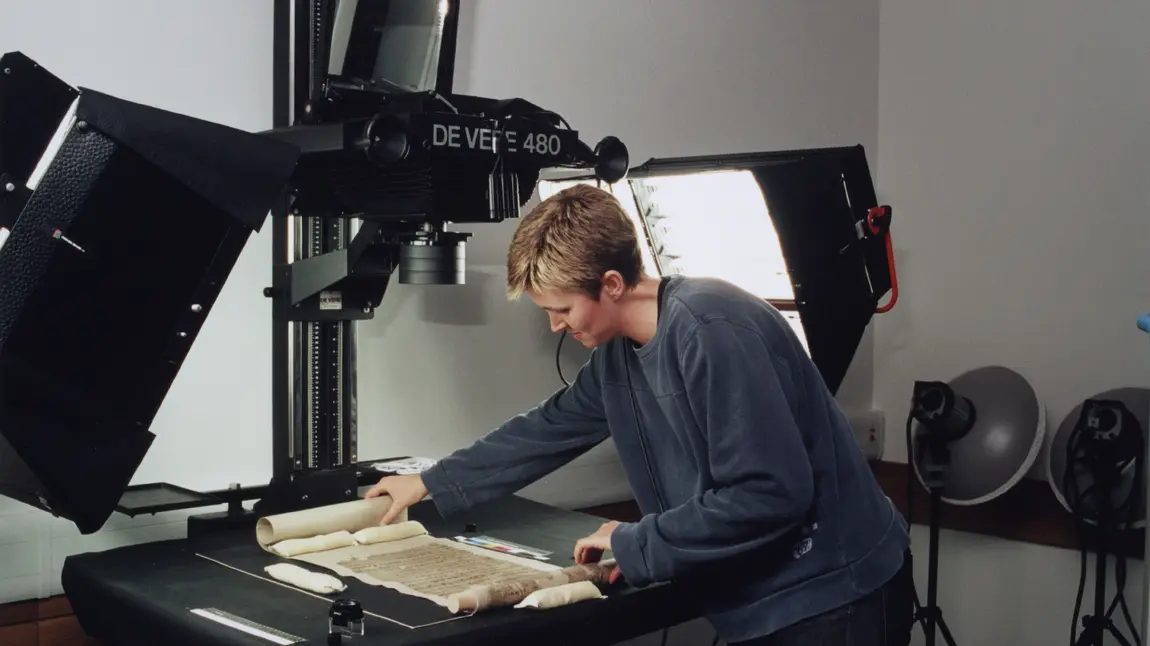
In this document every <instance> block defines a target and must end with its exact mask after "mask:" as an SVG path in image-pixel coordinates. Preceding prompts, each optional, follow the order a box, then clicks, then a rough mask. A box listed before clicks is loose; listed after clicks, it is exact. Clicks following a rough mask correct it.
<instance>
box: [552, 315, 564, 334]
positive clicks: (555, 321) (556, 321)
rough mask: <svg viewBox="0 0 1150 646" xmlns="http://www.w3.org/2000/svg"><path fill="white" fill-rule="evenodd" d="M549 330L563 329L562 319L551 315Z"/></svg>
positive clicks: (557, 330) (558, 330) (559, 330)
mask: <svg viewBox="0 0 1150 646" xmlns="http://www.w3.org/2000/svg"><path fill="white" fill-rule="evenodd" d="M550 318H551V331H552V332H561V331H562V330H563V320H562V319H560V318H559V317H558V316H551V317H550Z"/></svg>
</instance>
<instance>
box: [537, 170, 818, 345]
mask: <svg viewBox="0 0 1150 646" xmlns="http://www.w3.org/2000/svg"><path fill="white" fill-rule="evenodd" d="M577 183H585V184H590V185H593V186H594V185H596V182H595V181H594V180H578V181H574V180H568V181H541V182H539V195H540V199H546V198H548V197H551V196H552V195H554V194H556V193H558V192H559V191H561V190H563V189H565V188H568V187H570V186H573V185H575V184H577ZM608 188H610V189H611V190H612V191H613V192H614V194H615V196H616V197H617V198H619V201H620V202H621V203H622V204H623V207H624V209H625V210H626V211H627V214H628V215H630V216H631V219H632V221H633V222H634V223H635V227H636V229H637V230H638V231H639V236H640V239H641V240H643V241H644V242H645V244H644V245H643V263H644V267H645V270H646V272H647V274H648V275H650V276H662V275H665V274H681V275H684V276H710V277H714V278H720V279H723V280H726V281H728V282H731V283H734V284H735V285H738V286H739V287H742V288H743V289H745V290H747V291H749V292H751V293H752V294H755V295H757V296H759V297H760V298H763V299H768V300H771V301H774V302H776V303H777V304H780V305H782V304H785V303H793V302H794V298H795V294H794V288H793V287H792V285H791V279H790V274H789V272H788V270H787V263H786V259H785V258H784V257H783V251H782V247H781V246H780V245H779V237H778V234H776V233H775V227H774V224H773V223H772V221H771V218H770V214H769V213H768V212H767V205H766V202H765V200H764V199H763V194H762V191H761V190H760V189H759V184H758V182H757V181H755V178H754V175H752V174H751V173H750V172H749V171H741V170H740V171H709V172H699V173H688V174H682V175H664V176H659V177H651V178H641V179H635V178H632V179H628V180H626V181H623V182H619V183H618V184H615V185H614V186H613V187H608ZM781 309H784V311H783V316H784V317H785V318H786V320H787V322H788V323H790V325H791V328H792V329H793V330H794V331H795V334H796V335H798V337H799V341H800V342H801V343H802V345H803V348H804V349H805V350H806V351H807V353H808V354H809V353H810V349H809V347H808V346H807V339H806V334H805V333H804V331H803V325H802V320H801V319H800V318H799V313H798V312H797V311H790V310H788V309H787V308H785V307H781Z"/></svg>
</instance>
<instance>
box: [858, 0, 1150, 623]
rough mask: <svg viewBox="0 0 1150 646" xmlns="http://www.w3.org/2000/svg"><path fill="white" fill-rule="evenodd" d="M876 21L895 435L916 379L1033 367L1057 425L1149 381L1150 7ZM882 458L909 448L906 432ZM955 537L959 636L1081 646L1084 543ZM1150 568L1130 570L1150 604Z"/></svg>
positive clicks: (889, 385)
mask: <svg viewBox="0 0 1150 646" xmlns="http://www.w3.org/2000/svg"><path fill="white" fill-rule="evenodd" d="M880 15H881V30H880V35H881V41H880V42H881V45H880V65H879V69H880V77H879V94H878V96H879V113H878V115H879V116H878V119H879V149H878V170H877V174H878V179H879V193H880V199H882V200H883V201H885V202H888V203H890V204H892V205H893V207H894V213H895V220H894V227H893V239H894V244H895V247H896V253H897V258H898V268H899V275H900V284H901V287H902V297H901V300H900V302H899V305H898V306H897V307H896V308H895V309H894V311H892V312H891V313H890V314H888V315H886V316H884V317H881V318H880V320H879V322H878V323H877V324H876V329H875V338H876V346H875V382H874V389H875V401H876V404H877V406H878V407H879V408H881V409H882V410H884V411H885V412H886V414H887V420H888V429H892V430H893V429H896V428H897V427H898V426H899V422H898V420H902V419H905V416H906V414H907V408H908V403H909V398H910V389H911V384H912V382H913V380H915V379H924V378H925V379H949V378H951V377H953V376H955V375H957V374H958V373H960V372H962V371H965V370H967V369H971V368H974V367H978V366H980V365H985V364H990V363H1000V364H1004V365H1007V366H1011V367H1014V368H1016V369H1018V370H1021V371H1023V372H1024V373H1026V374H1027V375H1029V377H1030V378H1031V379H1032V381H1033V383H1034V385H1035V387H1036V388H1037V390H1038V391H1039V393H1040V395H1041V396H1042V397H1043V398H1044V400H1045V403H1046V409H1047V413H1048V426H1049V431H1050V432H1051V433H1052V432H1053V431H1054V430H1055V429H1057V427H1058V424H1059V423H1060V422H1061V421H1062V419H1063V418H1064V417H1065V416H1066V414H1067V413H1068V412H1069V411H1070V409H1071V408H1072V407H1073V406H1074V405H1075V404H1076V403H1078V402H1080V401H1081V400H1083V399H1085V398H1086V397H1089V396H1090V395H1092V394H1093V393H1096V392H1099V391H1102V390H1106V389H1108V388H1112V387H1117V386H1146V385H1148V384H1150V348H1148V347H1147V345H1146V337H1145V335H1144V334H1142V333H1141V332H1139V331H1138V330H1137V329H1136V328H1135V326H1134V320H1135V317H1136V316H1137V315H1138V314H1139V313H1141V312H1143V311H1144V310H1147V309H1150V282H1147V281H1146V280H1145V276H1144V275H1143V272H1142V271H1141V267H1142V265H1143V262H1144V258H1145V252H1146V248H1147V240H1150V212H1148V211H1150V193H1148V192H1147V190H1146V186H1147V178H1148V177H1150V158H1148V157H1147V155H1146V150H1147V149H1148V147H1150V118H1148V116H1147V115H1148V114H1150V38H1147V33H1150V4H1148V3H1146V2H1145V1H1144V0H1107V1H1106V2H1091V3H1082V2H1076V1H1074V0H1012V1H1011V2H996V1H995V0H967V1H965V2H948V3H944V2H922V1H920V0H882V3H881V14H880ZM887 451H888V456H887V457H888V459H898V460H905V455H906V450H905V441H904V438H903V437H902V436H901V434H900V433H888V435H887ZM915 539H916V541H917V544H918V553H919V554H920V555H922V557H921V558H919V559H918V565H919V566H920V567H919V568H918V569H919V572H918V575H919V576H918V581H919V583H920V585H922V586H925V584H926V569H925V568H926V562H925V561H926V559H925V550H926V540H927V537H926V532H925V531H918V529H917V528H916V533H915ZM942 540H943V543H942V546H943V551H942V556H941V575H940V599H941V604H942V606H943V610H944V612H945V613H946V617H947V620H948V623H949V625H950V627H951V628H952V630H953V632H954V634H955V637H956V639H957V641H958V643H959V644H961V645H973V644H1012V645H1015V646H1031V645H1033V646H1038V645H1048V644H1055V643H1066V642H1067V640H1068V639H1069V631H1070V620H1071V613H1072V611H1073V604H1074V596H1075V588H1076V585H1077V577H1078V571H1079V570H1078V555H1077V553H1075V552H1072V551H1068V550H1060V549H1053V548H1046V547H1037V546H1033V545H1027V544H1022V543H1012V542H1007V541H1001V540H996V539H990V538H985V537H974V536H969V535H963V534H959V533H955V532H945V531H944V532H943V538H942ZM1141 574H1142V568H1141V563H1134V564H1132V567H1131V581H1130V583H1129V584H1128V586H1127V598H1128V599H1129V601H1130V603H1131V604H1132V607H1133V609H1134V611H1135V612H1136V613H1138V614H1141V611H1140V608H1142V607H1143V604H1142V602H1141V601H1140V600H1141V597H1142V584H1141ZM1088 585H1091V586H1092V585H1093V584H1092V579H1091V580H1088ZM1089 593H1090V591H1089V590H1088V595H1089ZM1087 599H1090V597H1089V596H1088V597H1087ZM1137 619H1138V617H1137V616H1136V617H1135V620H1137ZM1124 630H1125V629H1124Z"/></svg>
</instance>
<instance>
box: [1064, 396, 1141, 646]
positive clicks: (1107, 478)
mask: <svg viewBox="0 0 1150 646" xmlns="http://www.w3.org/2000/svg"><path fill="white" fill-rule="evenodd" d="M1143 444H1144V439H1143V437H1142V429H1141V428H1140V425H1139V423H1138V420H1137V419H1136V418H1135V417H1134V415H1133V414H1132V413H1131V412H1130V410H1129V409H1128V408H1127V407H1126V406H1125V404H1123V403H1122V402H1121V401H1116V400H1102V399H1090V400H1087V401H1086V402H1085V403H1084V405H1083V407H1082V412H1081V414H1080V416H1079V419H1078V422H1077V425H1076V426H1075V428H1074V431H1073V432H1072V435H1071V436H1070V439H1069V442H1068V444H1067V447H1066V459H1067V465H1068V468H1067V469H1066V471H1065V472H1064V473H1063V478H1064V480H1063V487H1064V489H1065V490H1066V494H1067V503H1068V504H1069V506H1070V508H1071V510H1072V511H1073V513H1074V515H1075V517H1076V518H1077V520H1078V521H1080V522H1081V523H1083V524H1084V525H1088V524H1093V525H1094V532H1093V534H1094V541H1093V543H1094V556H1095V574H1094V614H1093V615H1086V616H1084V617H1082V632H1081V633H1079V635H1078V638H1077V640H1075V641H1074V645H1075V646H1102V644H1103V639H1104V636H1105V634H1106V633H1110V635H1111V636H1112V637H1113V638H1114V640H1115V641H1116V642H1118V643H1119V644H1120V645H1121V646H1130V644H1131V642H1130V640H1128V639H1127V638H1126V637H1125V636H1124V635H1123V634H1122V633H1121V632H1120V631H1119V630H1118V627H1117V626H1116V625H1115V624H1114V621H1113V619H1112V615H1113V614H1114V610H1115V609H1117V607H1118V606H1119V603H1120V602H1121V601H1123V597H1122V595H1121V590H1120V591H1119V595H1118V596H1117V597H1116V598H1115V599H1114V601H1113V603H1111V604H1110V607H1109V609H1107V608H1106V570H1107V553H1108V551H1109V549H1110V546H1111V545H1112V544H1114V541H1113V540H1112V539H1113V538H1114V535H1115V534H1116V533H1118V532H1119V531H1120V530H1122V529H1124V528H1126V527H1127V526H1128V524H1129V520H1131V519H1132V510H1136V508H1137V507H1136V506H1137V504H1138V503H1139V502H1140V494H1141V482H1142V468H1143V459H1142V452H1143ZM1127 469H1133V472H1134V478H1133V483H1132V485H1131V486H1130V488H1129V491H1128V493H1127V494H1126V496H1125V498H1124V499H1122V500H1121V501H1120V502H1119V503H1117V504H1116V503H1115V496H1116V494H1119V495H1120V494H1121V493H1122V491H1121V489H1122V486H1121V485H1122V480H1123V472H1124V471H1126V470H1127ZM1086 474H1088V475H1089V484H1087V486H1086V487H1085V488H1084V490H1082V491H1079V490H1078V488H1079V485H1080V484H1081V483H1079V481H1078V479H1079V477H1080V476H1082V475H1086ZM1090 521H1093V522H1092V523H1091V522H1090ZM1084 529H1085V528H1084ZM1084 534H1085V535H1089V532H1084ZM1083 558H1084V559H1085V553H1084V554H1083ZM1118 563H1119V565H1121V561H1118ZM1119 571H1121V570H1119ZM1119 578H1120V579H1124V578H1125V577H1124V576H1120V577H1119ZM1123 584H1124V581H1121V582H1120V584H1119V587H1120V588H1121V587H1122V585H1123ZM1081 600H1082V597H1081V591H1080V592H1079V597H1078V599H1077V601H1076V604H1075V616H1077V614H1078V610H1079V606H1080V604H1081ZM1122 609H1123V612H1124V613H1126V620H1127V622H1128V623H1130V624H1131V626H1132V625H1133V622H1132V621H1131V620H1130V616H1129V611H1128V609H1127V608H1126V606H1125V603H1122ZM1135 639H1137V637H1135Z"/></svg>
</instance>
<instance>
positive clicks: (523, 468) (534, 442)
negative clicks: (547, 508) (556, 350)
mask: <svg viewBox="0 0 1150 646" xmlns="http://www.w3.org/2000/svg"><path fill="white" fill-rule="evenodd" d="M609 435H610V431H609V429H608V426H607V419H606V417H605V415H604V412H603V400H602V396H601V395H600V385H599V376H598V369H597V368H596V367H595V357H594V356H592V358H591V360H590V361H588V362H587V363H586V364H584V366H583V367H582V369H580V370H579V372H578V374H577V375H576V376H575V379H574V381H572V383H571V385H570V386H567V387H564V388H563V389H561V390H559V391H557V392H555V393H554V394H553V395H551V396H550V397H548V398H547V399H546V400H544V401H543V402H542V403H540V404H539V405H538V406H536V407H534V408H533V409H531V410H530V411H528V412H526V413H523V414H521V415H516V416H515V417H512V418H511V419H509V420H507V421H506V422H504V423H503V424H502V425H501V426H499V428H496V429H495V430H493V431H491V432H489V433H487V434H486V435H484V436H483V437H481V438H480V439H479V440H477V441H476V442H475V443H474V444H472V445H471V446H468V447H466V448H462V449H460V450H458V451H455V452H454V453H452V454H451V455H449V456H447V457H445V458H443V459H442V460H439V461H438V462H437V463H436V464H435V465H434V466H432V467H431V468H429V469H427V470H425V471H424V472H423V483H424V485H425V486H426V487H427V491H428V494H429V495H430V496H431V500H432V501H433V502H434V503H435V506H436V509H438V510H439V513H440V514H441V515H443V516H444V517H447V516H450V515H452V514H454V513H456V512H459V511H463V510H465V509H469V508H471V507H474V506H476V505H479V504H482V503H486V502H489V501H492V500H496V499H498V498H502V497H504V496H509V495H511V494H513V493H515V492H517V491H519V490H520V489H522V488H524V487H526V486H527V485H529V484H531V483H533V482H535V481H536V480H538V479H539V478H542V477H543V476H545V475H547V474H548V473H550V472H552V471H554V470H556V469H558V468H559V467H561V466H563V465H565V464H567V463H568V462H570V461H571V460H574V459H575V458H577V457H579V455H581V454H583V453H585V452H587V451H588V450H590V449H591V448H592V447H594V446H595V445H596V444H599V443H601V442H602V441H603V440H605V439H607V437H609Z"/></svg>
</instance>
